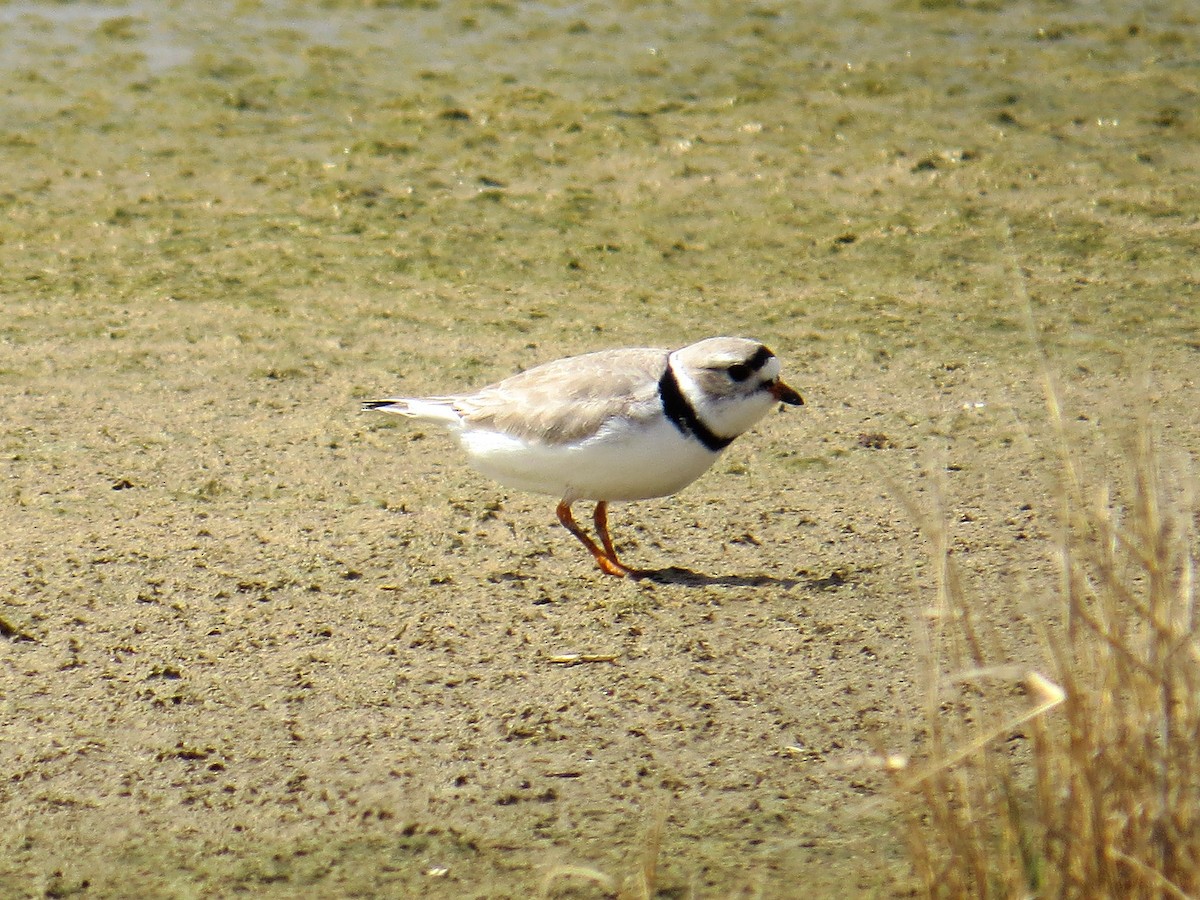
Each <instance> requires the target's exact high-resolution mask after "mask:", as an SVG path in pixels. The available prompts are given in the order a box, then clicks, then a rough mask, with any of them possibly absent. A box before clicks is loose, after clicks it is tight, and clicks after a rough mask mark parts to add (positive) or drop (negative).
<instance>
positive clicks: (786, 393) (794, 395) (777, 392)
mask: <svg viewBox="0 0 1200 900" xmlns="http://www.w3.org/2000/svg"><path fill="white" fill-rule="evenodd" d="M770 391H771V396H772V397H774V398H775V399H776V400H778V401H779V402H780V403H786V404H787V405H788V406H803V405H804V398H803V397H801V396H800V394H799V392H797V391H794V390H792V389H791V388H790V387H788V386H787V385H786V384H784V383H783V381H782V380H779V381H776V382H775V383H774V384H773V385H771V387H770Z"/></svg>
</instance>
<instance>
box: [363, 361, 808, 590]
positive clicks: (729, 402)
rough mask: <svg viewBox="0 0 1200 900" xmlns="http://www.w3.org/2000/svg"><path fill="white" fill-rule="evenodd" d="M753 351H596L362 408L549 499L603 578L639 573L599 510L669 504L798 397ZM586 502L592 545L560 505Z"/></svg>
mask: <svg viewBox="0 0 1200 900" xmlns="http://www.w3.org/2000/svg"><path fill="white" fill-rule="evenodd" d="M779 372H780V366H779V360H778V359H777V358H776V356H775V354H774V353H772V352H771V351H770V350H768V349H767V348H766V347H764V346H763V345H762V344H760V343H759V342H758V341H752V340H748V339H746V338H734V337H715V338H708V339H707V340H703V341H700V342H699V343H697V344H692V345H690V346H688V347H684V348H682V349H680V350H675V351H669V350H659V349H652V348H635V349H626V350H601V351H599V352H597V353H588V354H585V355H583V356H572V357H568V358H567V359H559V360H555V361H554V362H549V363H545V364H543V365H540V366H536V367H535V368H532V369H529V370H527V371H525V372H521V373H519V374H517V375H513V376H512V377H510V378H505V379H504V380H503V381H500V382H497V383H496V384H493V385H491V386H489V387H485V388H483V389H481V390H479V391H476V392H475V393H473V394H452V395H448V396H445V397H390V398H388V399H386V400H371V401H369V402H367V403H364V404H363V409H378V410H383V411H384V412H390V413H397V414H399V415H402V416H408V417H410V418H413V419H418V420H420V421H423V422H431V423H436V424H438V425H443V426H445V427H447V428H449V429H450V431H451V432H452V433H453V434H454V435H456V436H457V437H458V439H459V441H460V442H461V443H462V446H463V448H464V449H465V450H466V452H467V456H468V458H469V459H470V462H471V464H472V465H473V466H474V467H475V468H476V469H477V470H478V471H480V472H482V473H483V474H484V475H488V476H490V477H491V478H494V479H495V480H496V481H498V482H500V483H501V484H503V485H506V486H508V487H511V488H516V489H518V490H524V491H534V492H536V493H541V494H552V495H554V496H556V497H558V498H560V502H559V504H558V520H559V522H561V523H562V524H563V526H564V527H565V528H566V529H567V530H568V531H570V532H571V534H573V535H575V537H576V538H578V539H579V541H580V543H582V544H583V546H584V547H586V548H587V549H588V552H589V553H591V554H592V558H593V559H595V560H596V565H598V566H599V567H600V569H601V571H603V572H605V573H606V574H608V575H616V576H624V575H637V574H639V573H638V571H637V570H636V569H631V568H629V567H628V566H626V565H625V564H624V563H622V562H621V560H620V559H618V558H617V551H616V549H615V548H614V547H613V542H612V538H611V537H609V534H608V504H609V502H610V501H613V500H645V499H648V498H650V497H665V496H667V495H668V494H674V493H675V492H676V491H679V490H681V489H683V488H684V487H686V486H687V485H689V484H691V483H692V482H693V481H695V480H696V479H697V478H699V477H700V476H701V475H702V474H703V473H704V472H705V471H706V470H707V469H708V467H709V466H711V465H712V464H713V463H714V462H716V460H717V458H718V457H719V456H720V455H721V452H722V451H723V450H724V449H725V448H726V447H728V446H729V445H730V443H732V442H733V440H734V438H736V437H737V436H738V435H740V434H742V433H743V432H745V431H747V430H748V429H749V428H750V427H751V426H753V425H754V423H755V422H757V421H758V420H759V419H761V418H762V417H763V416H765V415H766V414H767V412H769V411H770V409H771V407H772V406H773V405H774V404H775V403H777V402H782V403H786V404H789V405H791V406H799V405H800V404H802V403H803V402H804V400H803V399H801V397H800V395H799V394H798V393H797V392H796V391H794V390H792V389H791V388H790V387H788V386H787V385H786V384H784V383H783V381H782V380H781V379H780V377H779ZM576 500H595V501H596V509H595V512H594V513H593V515H592V520H593V521H594V522H595V525H596V532H597V535H598V536H599V538H600V544H597V543H596V542H595V541H594V540H593V539H592V538H591V536H589V535H588V534H587V532H585V531H584V530H583V529H582V528H580V527H579V525H578V524H577V523H576V522H575V517H574V515H572V513H571V504H572V503H574V502H575V501H576Z"/></svg>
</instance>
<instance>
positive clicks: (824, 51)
mask: <svg viewBox="0 0 1200 900" xmlns="http://www.w3.org/2000/svg"><path fill="white" fill-rule="evenodd" d="M68 9H69V10H70V11H71V12H70V14H68V13H67V12H66V11H67V10H68ZM185 12H187V15H186V16H185V15H184V13H185ZM193 13H194V11H185V10H182V9H180V10H175V9H165V10H160V9H158V8H157V7H154V8H151V7H149V6H140V5H138V4H112V5H110V4H104V5H96V6H91V5H78V4H74V5H71V6H70V7H69V8H68V7H66V6H63V7H58V6H47V7H40V6H36V5H32V4H31V5H21V4H9V5H8V6H7V7H5V16H4V17H3V19H2V27H3V29H5V33H4V34H3V35H2V36H3V37H4V38H5V39H6V40H5V46H6V47H8V48H9V49H8V50H7V51H6V52H5V53H6V55H4V56H3V58H2V62H3V65H4V66H5V70H6V71H7V72H8V73H9V76H8V83H9V84H10V85H13V86H12V87H10V89H9V91H8V93H7V95H6V96H5V98H4V99H3V109H4V119H3V121H4V122H5V125H4V128H3V135H4V137H3V141H2V142H0V154H2V155H3V159H4V161H5V169H6V171H7V172H8V173H9V175H8V178H9V186H8V188H7V189H6V190H5V192H4V194H3V205H4V207H5V213H6V220H5V222H4V224H3V233H2V240H0V261H2V263H3V264H2V266H0V282H2V286H3V303H4V308H5V314H4V316H5V317H4V319H3V320H2V321H0V339H2V343H0V353H2V356H0V387H2V389H3V402H4V416H5V429H4V433H3V446H2V447H0V451H2V453H3V456H2V457H0V459H3V465H4V467H5V474H6V478H5V488H4V496H3V501H2V503H0V535H2V537H0V542H2V543H0V546H2V548H3V558H2V560H0V602H2V604H3V605H2V606H0V628H2V630H3V634H4V636H3V641H2V642H0V702H2V704H3V705H2V706H0V715H2V720H0V724H2V726H3V734H4V738H3V743H2V745H0V761H2V762H3V771H4V773H5V778H4V780H3V781H2V782H0V814H2V815H3V819H4V821H5V822H6V823H8V827H6V829H5V834H4V835H3V837H2V838H0V893H3V894H4V895H5V896H89V897H90V896H96V897H119V896H160V897H188V896H231V895H236V894H249V895H252V896H280V897H283V896H313V897H340V896H373V895H387V896H445V897H527V896H531V895H536V894H537V892H538V891H540V890H543V889H547V890H548V892H549V893H550V894H551V895H553V896H580V897H584V896H608V895H612V894H615V893H617V890H618V887H619V885H620V884H621V883H622V882H624V883H626V884H627V886H628V885H632V884H634V882H635V881H636V878H637V877H638V875H639V873H643V872H644V871H645V861H646V859H647V858H648V857H650V856H653V857H654V859H655V860H656V871H655V889H656V891H657V894H658V895H660V896H668V897H671V896H675V897H686V896H700V897H724V896H766V897H812V896H830V897H833V896H847V895H860V894H865V895H871V896H889V895H903V894H905V893H908V892H911V890H912V885H911V883H910V881H909V876H908V874H907V868H906V864H905V861H904V855H903V843H902V838H901V835H899V834H898V833H897V829H896V828H895V827H894V826H895V822H896V818H897V817H896V811H895V807H894V805H893V798H892V797H891V796H890V794H889V792H888V791H887V790H886V787H885V783H884V781H883V780H882V779H881V777H880V775H879V774H878V773H877V772H875V771H874V770H873V769H872V767H871V766H870V765H868V764H866V762H867V760H868V759H869V758H870V757H871V756H872V754H874V753H876V752H877V751H879V750H887V751H891V752H896V753H902V754H908V755H912V756H913V757H914V758H919V757H920V755H921V752H922V743H921V738H922V729H921V726H920V724H919V716H918V715H917V710H918V708H919V705H920V685H921V678H922V673H923V657H922V650H921V635H922V633H923V631H922V623H923V622H924V621H925V614H926V612H927V610H928V608H929V606H930V604H931V602H932V600H933V597H934V592H935V588H936V580H937V573H936V572H935V571H934V567H933V565H932V563H931V562H930V546H929V542H928V540H927V539H926V538H925V537H923V536H922V533H921V529H920V525H921V524H922V522H921V521H920V517H921V516H925V517H928V521H937V522H945V523H947V525H948V527H949V529H950V535H951V539H952V543H951V548H952V553H953V555H954V557H955V559H956V560H957V561H958V564H959V565H960V566H961V568H962V571H963V573H964V578H965V579H966V581H967V583H968V585H969V590H970V592H971V594H972V596H974V597H976V598H977V599H978V602H979V603H980V604H981V605H985V608H987V609H988V610H989V615H988V617H989V619H990V621H991V624H992V626H993V628H994V630H995V632H996V633H997V634H998V635H999V636H1000V637H1001V638H1002V640H1003V642H1004V646H1005V647H1006V652H1007V653H1008V658H1009V659H1011V660H1012V661H1014V662H1017V663H1029V664H1033V665H1037V664H1038V663H1039V660H1040V650H1039V648H1038V646H1037V642H1036V640H1035V639H1034V637H1033V634H1032V630H1031V628H1030V626H1029V617H1030V615H1031V614H1032V615H1036V614H1037V611H1038V602H1039V599H1038V598H1039V597H1040V596H1041V594H1042V593H1043V592H1044V591H1045V590H1046V589H1047V588H1048V587H1050V586H1052V585H1053V583H1054V578H1055V573H1054V568H1053V565H1052V555H1053V543H1052V540H1051V538H1052V536H1053V531H1054V526H1053V522H1052V518H1051V515H1050V514H1051V512H1052V510H1053V508H1054V500H1053V491H1052V485H1053V479H1054V476H1055V468H1056V465H1055V463H1054V461H1053V455H1054V454H1053V448H1054V443H1053V435H1052V434H1050V433H1049V429H1048V428H1047V427H1046V426H1045V425H1044V424H1043V423H1044V421H1045V414H1044V412H1043V399H1042V387H1041V377H1042V369H1041V365H1042V364H1041V361H1040V359H1041V357H1040V350H1039V348H1038V347H1036V346H1034V345H1033V343H1032V342H1031V341H1030V338H1029V334H1028V333H1027V331H1026V327H1025V324H1024V317H1025V315H1026V304H1025V302H1024V301H1023V300H1022V294H1023V292H1025V291H1028V293H1029V295H1030V301H1029V304H1028V306H1029V309H1030V310H1031V311H1032V313H1033V316H1034V319H1035V321H1036V329H1037V332H1038V335H1039V340H1040V342H1041V345H1042V347H1044V348H1045V349H1046V351H1047V352H1048V356H1049V369H1048V371H1050V372H1053V373H1054V374H1055V375H1056V377H1058V378H1059V380H1060V381H1061V384H1062V387H1063V391H1064V397H1065V399H1066V403H1067V409H1068V412H1069V416H1070V419H1071V422H1070V425H1071V428H1070V430H1069V433H1068V434H1069V437H1070V439H1071V441H1072V442H1074V443H1075V446H1076V449H1077V451H1078V452H1079V454H1080V458H1081V460H1082V461H1083V462H1084V464H1085V465H1086V467H1087V471H1088V472H1089V473H1092V474H1093V475H1094V476H1095V477H1096V478H1097V480H1102V479H1103V477H1104V476H1105V475H1111V477H1112V479H1113V481H1114V483H1115V484H1116V485H1118V490H1119V485H1120V483H1121V477H1122V474H1123V462H1122V454H1123V447H1124V444H1123V440H1124V438H1125V436H1126V435H1127V433H1128V429H1129V428H1132V427H1138V426H1139V424H1141V423H1142V422H1143V421H1144V417H1149V418H1150V419H1152V420H1153V421H1154V422H1155V423H1157V427H1158V429H1159V431H1160V433H1161V436H1162V443H1163V446H1164V447H1165V448H1166V451H1167V455H1166V459H1167V460H1168V462H1169V463H1170V464H1171V465H1175V466H1178V469H1179V472H1180V473H1181V475H1180V478H1181V482H1182V480H1183V479H1185V478H1186V477H1188V476H1187V472H1188V460H1190V459H1194V456H1195V453H1196V452H1197V449H1198V448H1200V435H1198V434H1197V423H1196V417H1195V410H1196V409H1197V408H1200V403H1198V401H1200V396H1198V392H1197V389H1196V385H1195V381H1194V372H1195V368H1196V361H1197V350H1198V348H1200V342H1198V340H1197V333H1198V332H1197V326H1198V324H1200V320H1198V313H1197V308H1198V304H1197V297H1196V281H1195V275H1194V266H1192V264H1193V263H1194V249H1195V248H1194V239H1195V228H1196V219H1195V210H1196V209H1197V208H1198V206H1197V196H1196V191H1197V188H1196V185H1195V181H1194V179H1193V178H1190V177H1188V176H1187V173H1188V171H1189V168H1188V167H1189V165H1190V163H1189V162H1188V160H1189V159H1190V158H1191V157H1190V155H1189V154H1190V153H1191V149H1192V148H1194V145H1195V140H1196V137H1197V134H1196V129H1197V125H1196V121H1195V117H1194V114H1193V113H1192V112H1190V110H1191V109H1193V108H1194V100H1195V88H1194V83H1195V81H1194V79H1193V78H1190V76H1189V75H1188V73H1189V72H1190V73H1194V67H1195V59H1196V58H1197V48H1196V46H1195V40H1196V38H1195V34H1196V31H1195V28H1194V26H1195V22H1194V20H1192V19H1189V18H1188V13H1187V12H1186V10H1185V9H1184V8H1183V7H1172V6H1170V5H1163V6H1160V7H1154V8H1153V9H1151V10H1148V11H1146V12H1144V13H1142V14H1140V16H1139V18H1138V19H1137V20H1136V21H1134V20H1130V19H1128V18H1127V17H1126V15H1125V14H1124V13H1123V12H1122V11H1121V7H1120V5H1116V4H1114V5H1112V7H1111V8H1110V9H1105V8H1101V7H1096V8H1095V9H1092V10H1090V11H1088V12H1087V13H1081V12H1078V11H1075V12H1072V11H1070V10H1067V9H1065V8H1064V9H1060V8H1058V7H1055V8H1053V9H1048V8H1044V7H1042V6H1039V5H1037V4H1029V5H1024V4H1013V5H1006V4H996V5H993V6H986V7H985V6H983V5H980V6H970V5H968V6H964V7H962V8H958V7H954V8H950V7H943V6H942V5H940V4H880V5H879V6H878V7H874V6H869V5H868V6H867V7H862V6H858V7H856V9H855V10H849V9H847V10H838V9H836V8H835V9H833V10H832V14H831V15H830V16H828V17H823V18H822V21H821V22H820V23H819V24H817V25H815V26H814V25H813V24H812V22H811V21H810V20H809V19H806V18H805V17H804V16H802V15H800V13H799V12H798V11H792V10H790V9H788V8H786V7H780V8H768V7H755V8H754V9H753V10H750V11H743V12H740V13H737V14H735V13H734V12H732V11H731V12H728V13H725V12H719V11H715V10H712V9H708V8H707V7H704V8H703V9H701V8H700V7H698V6H697V7H693V6H690V5H687V4H682V5H675V4H664V5H661V6H660V5H649V6H644V7H643V6H639V8H638V9H637V10H625V11H624V12H617V11H613V10H609V9H607V8H605V7H603V6H591V5H588V4H583V5H580V6H578V7H573V8H572V9H571V10H570V11H569V13H564V14H559V13H555V12H553V11H549V10H529V9H524V8H522V7H509V6H507V5H504V4H486V5H479V6H472V5H469V4H436V3H430V4H419V5H416V6H415V7H407V6H404V5H402V6H401V7H391V6H385V5H380V6H378V7H376V6H370V5H365V6H364V5H361V4H347V5H345V6H342V5H339V4H325V5H323V6H322V7H321V13H320V15H316V14H314V13H313V12H312V11H311V10H308V9H306V8H305V7H304V6H303V5H296V6H289V5H287V4H284V3H279V4H273V3H261V4H254V3H251V4H237V5H234V6H230V7H228V8H225V7H221V6H214V7H212V8H211V12H206V13H205V14H204V15H203V16H201V17H200V18H198V19H197V18H195V16H194V15H193ZM227 21H233V22H236V23H237V24H238V26H239V27H238V28H236V29H229V28H227V27H226V26H225V24H224V23H225V22H227ZM514 46H520V47H521V48H522V52H521V53H520V54H514V53H513V51H512V48H513V47H514ZM948 59H949V60H952V61H953V62H954V65H953V66H947V65H946V60H948ZM1189 66H1190V67H1191V68H1188V67H1189ZM1134 87H1136V90H1134V89H1133V88H1134ZM1189 266H1192V270H1189V268H1188V267H1189ZM710 333H714V334H715V333H745V334H750V335H752V336H755V337H758V338H761V339H762V340H764V341H766V342H767V343H769V344H770V345H771V346H772V347H773V348H774V349H775V350H776V351H777V352H778V353H779V355H780V356H781V357H782V358H783V359H784V363H785V372H786V377H787V379H788V381H789V383H792V384H793V385H794V386H795V387H796V388H798V389H799V390H800V391H801V392H802V393H803V394H804V395H805V398H806V401H807V405H806V406H805V407H803V408H801V409H799V410H789V411H787V412H786V413H784V414H780V415H772V416H770V417H768V419H766V420H765V421H764V422H763V423H762V424H761V425H760V426H759V427H758V428H757V429H756V430H755V432H754V433H752V434H750V435H747V436H745V437H744V438H742V439H741V440H739V441H738V442H736V443H735V444H734V445H733V447H732V448H731V449H730V451H729V452H728V453H727V454H726V456H725V457H724V458H723V459H722V460H721V461H720V462H719V463H718V464H717V465H716V466H715V467H714V469H713V470H712V472H710V473H709V474H708V475H707V476H705V478H704V479H702V480H701V481H699V482H698V483H696V484H695V485H693V486H692V487H691V488H689V489H688V490H687V491H686V492H684V493H683V494H681V495H680V496H678V497H676V498H673V499H669V500H663V501H658V502H648V503H639V504H622V505H619V506H616V507H614V511H613V530H614V535H615V536H616V538H617V542H618V546H619V547H620V549H621V551H622V554H623V556H624V557H626V558H628V560H630V561H631V562H634V563H636V564H638V565H644V566H648V567H654V568H658V569H660V572H659V575H658V577H655V578H648V579H643V580H639V581H632V580H616V579H608V578H605V577H603V576H601V575H600V574H599V573H597V572H596V571H594V570H593V569H592V567H591V563H590V561H589V560H587V559H586V557H585V555H584V554H583V553H582V552H581V551H580V549H579V547H578V546H577V545H576V544H575V542H574V541H573V540H572V539H571V538H570V537H569V536H568V535H567V534H565V532H563V531H562V529H561V528H559V527H558V526H557V524H556V522H555V520H554V516H553V506H552V504H553V500H552V499H551V498H538V497H533V496H526V495H520V494H511V493H506V492H504V491H502V490H501V489H499V488H497V487H496V486H494V485H492V484H490V483H489V482H487V481H486V480H484V479H483V478H481V477H478V476H475V475H474V474H472V473H471V472H470V471H469V470H467V469H466V468H465V466H463V465H462V463H461V459H460V458H459V456H458V454H457V451H456V449H455V448H454V446H453V444H452V443H451V441H450V440H449V439H447V438H446V437H444V436H443V435H441V434H438V433H435V432H432V431H423V430H422V429H420V428H416V427H412V426H411V424H405V423H399V422H393V421H390V420H387V419H383V418H382V417H371V416H369V415H366V414H362V413H359V412H358V410H357V401H358V400H359V399H361V398H363V397H368V396H372V395H377V394H379V393H380V392H387V391H395V390H400V389H401V388H402V389H403V390H404V391H406V392H412V393H414V394H419V393H424V392H437V391H444V390H447V389H451V388H457V387H460V386H466V385H477V384H482V383H484V382H486V381H489V380H493V379H495V378H498V377H501V376H503V375H505V374H508V373H510V372H512V371H515V370H517V369H519V368H522V367H527V366H529V365H532V364H535V363H537V362H540V361H544V360H546V359H549V358H552V357H555V356H559V355H565V354H567V353H572V352H582V351H585V350H590V349H598V348H600V347H607V346H621V345H636V344H658V345H678V344H683V343H687V342H689V341H691V340H694V339H696V338H699V337H701V336H704V335H706V334H710ZM906 505H911V509H909V508H907V507H906ZM914 513H915V515H914ZM1001 745H1002V746H1001V747H1000V748H999V749H998V751H997V752H1011V753H1018V754H1019V753H1023V752H1025V751H1026V749H1027V748H1026V747H1025V739H1024V736H1023V735H1021V734H1019V733H1016V734H1013V735H1008V736H1006V739H1005V740H1004V741H1002V742H1001ZM595 872H599V873H603V874H604V875H606V876H607V877H608V878H610V879H611V881H608V882H605V881H603V880H598V879H597V878H596V877H595V875H594V874H589V873H595Z"/></svg>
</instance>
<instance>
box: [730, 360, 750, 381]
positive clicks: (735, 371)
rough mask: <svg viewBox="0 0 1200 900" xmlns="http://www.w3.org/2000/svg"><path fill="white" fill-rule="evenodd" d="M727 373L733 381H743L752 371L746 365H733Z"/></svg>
mask: <svg viewBox="0 0 1200 900" xmlns="http://www.w3.org/2000/svg"><path fill="white" fill-rule="evenodd" d="M727 371H728V372H729V377H730V378H732V379H733V380H734V381H745V380H746V379H747V378H749V377H750V373H751V372H753V371H754V370H753V369H752V368H750V366H749V365H747V364H746V363H734V364H733V365H732V366H730V367H729V369H728V370H727Z"/></svg>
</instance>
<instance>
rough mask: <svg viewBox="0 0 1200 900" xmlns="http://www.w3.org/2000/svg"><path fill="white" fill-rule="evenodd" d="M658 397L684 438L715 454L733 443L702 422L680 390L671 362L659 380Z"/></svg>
mask: <svg viewBox="0 0 1200 900" xmlns="http://www.w3.org/2000/svg"><path fill="white" fill-rule="evenodd" d="M658 397H659V399H660V400H662V406H663V412H664V413H666V415H667V418H668V419H670V420H671V424H672V425H674V426H675V427H676V428H678V429H679V431H680V433H682V434H683V435H684V436H689V435H690V436H691V437H694V438H695V439H696V440H698V441H699V442H700V443H702V444H703V445H704V446H705V447H707V448H708V449H709V450H711V451H712V452H713V453H717V452H719V451H721V450H724V449H725V448H726V447H728V446H729V445H730V444H732V443H733V438H727V437H721V436H720V435H719V434H714V433H713V431H712V429H711V428H709V427H708V426H707V425H705V424H704V423H703V422H701V421H700V417H699V416H697V415H696V410H695V408H694V407H693V406H692V404H690V403H689V402H688V399H687V397H685V396H684V395H683V391H682V390H680V388H679V381H678V380H677V379H676V378H675V371H674V370H673V369H672V368H671V361H670V360H667V371H665V372H663V377H662V378H660V379H659V380H658Z"/></svg>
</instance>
